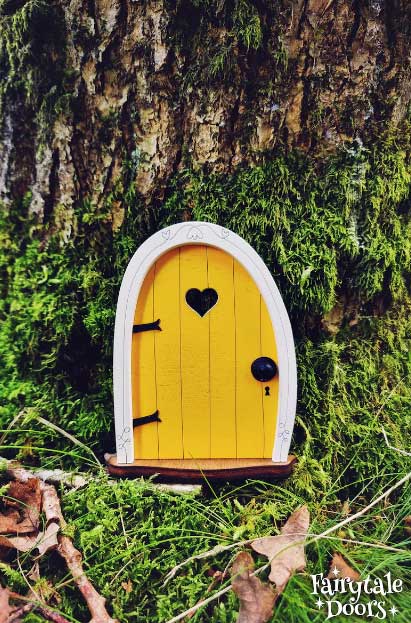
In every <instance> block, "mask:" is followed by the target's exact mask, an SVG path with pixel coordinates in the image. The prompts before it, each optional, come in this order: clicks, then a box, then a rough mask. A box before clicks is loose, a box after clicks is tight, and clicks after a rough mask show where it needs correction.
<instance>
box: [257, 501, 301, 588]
mask: <svg viewBox="0 0 411 623" xmlns="http://www.w3.org/2000/svg"><path fill="white" fill-rule="evenodd" d="M309 525H310V514H309V511H308V508H307V507H306V506H302V507H301V508H298V509H297V510H296V511H294V513H293V514H292V515H291V516H290V517H289V519H288V520H287V522H286V523H285V524H284V526H283V527H282V528H281V534H278V535H276V536H266V537H263V538H262V539H256V540H255V541H253V542H252V543H251V547H252V548H253V550H254V551H255V552H258V553H259V554H263V555H264V556H267V558H268V559H269V560H270V562H271V572H270V575H269V579H270V580H271V582H274V583H275V585H276V589H277V593H278V594H280V593H282V592H283V590H284V588H285V585H286V584H287V582H288V580H289V579H290V577H291V576H292V574H293V573H294V572H295V571H303V570H304V569H305V566H306V560H305V553H304V538H305V536H306V534H307V532H308V528H309Z"/></svg>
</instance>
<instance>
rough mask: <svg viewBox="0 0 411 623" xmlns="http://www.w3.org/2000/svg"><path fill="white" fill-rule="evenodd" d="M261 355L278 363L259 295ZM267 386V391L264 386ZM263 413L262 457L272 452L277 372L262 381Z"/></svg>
mask: <svg viewBox="0 0 411 623" xmlns="http://www.w3.org/2000/svg"><path fill="white" fill-rule="evenodd" d="M261 356H262V357H271V359H273V360H274V361H275V363H276V364H278V356H277V344H276V341H275V335H274V330H273V326H272V323H271V319H270V316H269V314H268V309H267V306H266V304H265V302H264V300H263V298H262V297H261ZM267 387H268V391H266V388H267ZM263 413H264V454H263V457H264V458H269V457H271V455H272V452H273V446H274V435H275V427H276V423H277V414H278V373H277V374H276V376H275V377H274V378H273V379H272V380H271V381H268V382H266V383H263Z"/></svg>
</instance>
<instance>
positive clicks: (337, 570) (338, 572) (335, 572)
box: [333, 567, 341, 578]
mask: <svg viewBox="0 0 411 623" xmlns="http://www.w3.org/2000/svg"><path fill="white" fill-rule="evenodd" d="M340 573H341V571H340V570H339V569H338V568H337V567H334V569H333V575H335V577H336V578H337V577H338V576H339V575H340Z"/></svg>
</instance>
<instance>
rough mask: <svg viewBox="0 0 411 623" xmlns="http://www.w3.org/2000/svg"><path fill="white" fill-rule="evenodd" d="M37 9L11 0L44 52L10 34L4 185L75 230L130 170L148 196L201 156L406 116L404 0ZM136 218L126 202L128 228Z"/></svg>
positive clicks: (330, 136)
mask: <svg viewBox="0 0 411 623" xmlns="http://www.w3.org/2000/svg"><path fill="white" fill-rule="evenodd" d="M38 4H39V3H37V5H38ZM39 7H40V8H35V6H34V0H28V1H27V2H24V1H21V0H20V1H17V0H5V1H4V2H3V3H2V9H1V10H2V17H1V20H2V22H3V28H5V27H6V25H7V24H8V25H9V26H8V28H9V29H10V28H11V26H10V24H11V22H12V21H13V19H14V20H16V18H18V17H19V16H21V15H22V14H23V13H24V12H26V14H27V21H28V24H27V25H26V29H25V30H24V28H23V29H22V28H20V38H21V41H20V43H19V45H23V44H27V45H29V47H30V53H29V54H28V55H26V57H25V58H23V59H20V60H18V56H19V54H20V50H13V49H12V50H11V51H10V50H9V51H7V50H6V49H5V41H6V40H7V37H6V35H5V34H3V35H2V36H1V39H2V42H3V48H2V51H1V58H2V62H1V66H0V79H1V80H2V81H3V83H4V86H3V88H2V90H1V99H2V105H1V135H0V140H1V143H0V196H1V199H2V200H3V202H5V203H7V202H10V201H11V200H13V199H17V198H19V197H21V196H22V195H24V193H27V192H28V191H30V192H31V200H30V209H31V211H32V212H34V213H36V214H37V215H38V217H39V219H40V221H42V220H44V221H47V220H49V219H50V215H51V213H52V212H53V210H54V209H55V207H56V206H57V205H60V206H62V207H63V208H64V210H63V212H62V215H61V219H60V220H61V222H60V227H61V228H62V229H66V236H67V238H69V236H70V229H71V227H72V209H73V205H75V204H76V202H78V201H82V200H84V199H86V198H87V199H88V200H91V201H92V202H95V204H97V205H100V204H101V203H102V202H103V201H104V198H105V197H107V196H108V194H109V193H110V192H112V190H113V188H114V187H115V185H116V183H117V182H118V180H119V179H120V178H122V177H124V175H125V174H126V175H127V176H128V178H129V181H131V183H132V184H133V185H135V188H136V190H137V192H138V193H139V194H141V195H142V196H143V197H144V198H145V199H146V200H148V201H149V200H152V199H153V198H157V199H161V198H162V197H163V194H164V189H165V188H166V186H167V184H168V182H169V180H170V177H171V176H173V174H174V173H176V172H177V171H179V170H181V169H183V168H184V167H186V166H187V164H188V163H189V164H190V165H191V166H194V167H206V168H207V169H208V170H209V171H216V172H224V173H230V172H232V171H233V170H235V169H236V168H237V167H239V166H240V165H244V164H247V165H249V164H251V165H252V164H255V163H258V162H260V161H261V159H262V158H263V157H266V156H267V153H268V154H276V153H277V152H278V151H279V150H280V149H282V148H285V149H294V148H298V149H300V150H303V151H304V152H307V153H309V154H311V155H313V156H314V157H315V158H316V159H317V160H321V158H323V157H324V156H325V155H327V154H330V153H333V152H335V150H337V149H338V148H339V147H341V146H342V145H346V144H347V143H348V144H349V143H352V141H361V142H365V141H367V140H370V138H372V137H373V136H375V135H379V134H380V133H381V132H383V131H385V130H386V129H388V128H389V129H391V130H393V129H395V128H396V127H398V126H399V125H400V124H401V122H402V120H403V119H404V117H405V115H406V111H407V107H408V104H409V100H410V97H411V89H410V86H411V78H410V71H409V61H410V51H409V45H408V41H409V35H410V25H411V6H410V4H409V3H408V2H406V0H394V1H388V0H386V1H385V2H384V1H383V0H370V1H369V2H359V1H358V0H354V1H352V2H351V1H348V0H283V1H282V2H275V3H273V2H267V1H262V0H259V1H256V0H255V1H253V2H247V1H246V0H236V1H235V2H232V1H231V2H224V1H222V0H220V1H217V0H216V1H215V2H212V3H201V2H196V1H194V0H191V1H190V0H178V1H177V2H166V1H163V0H145V1H142V2H134V1H131V0H124V1H122V2H120V0H91V1H87V2H86V1H84V0H83V1H82V0H70V1H68V0H54V1H53V2H51V3H49V4H47V3H44V5H42V4H41V3H40V5H39ZM6 30H7V29H6ZM21 31H22V32H21ZM11 36H12V35H11ZM13 55H14V56H13ZM15 57H17V61H16V58H15ZM13 63H14V66H13ZM16 65H17V68H16ZM16 72H17V76H16ZM19 72H20V75H18V73H19ZM23 73H26V74H27V75H23V76H22V74H23ZM122 218H123V206H122V205H121V202H120V204H119V203H117V204H116V206H114V208H113V227H114V228H118V227H119V226H120V224H121V222H122Z"/></svg>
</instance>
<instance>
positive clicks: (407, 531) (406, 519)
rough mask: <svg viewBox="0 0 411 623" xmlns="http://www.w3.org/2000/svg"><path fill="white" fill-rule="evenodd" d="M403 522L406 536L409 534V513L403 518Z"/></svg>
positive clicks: (410, 516) (410, 519) (410, 526)
mask: <svg viewBox="0 0 411 623" xmlns="http://www.w3.org/2000/svg"><path fill="white" fill-rule="evenodd" d="M404 523H405V528H404V530H405V534H407V535H408V536H411V515H409V516H408V517H406V518H405V519H404Z"/></svg>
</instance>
